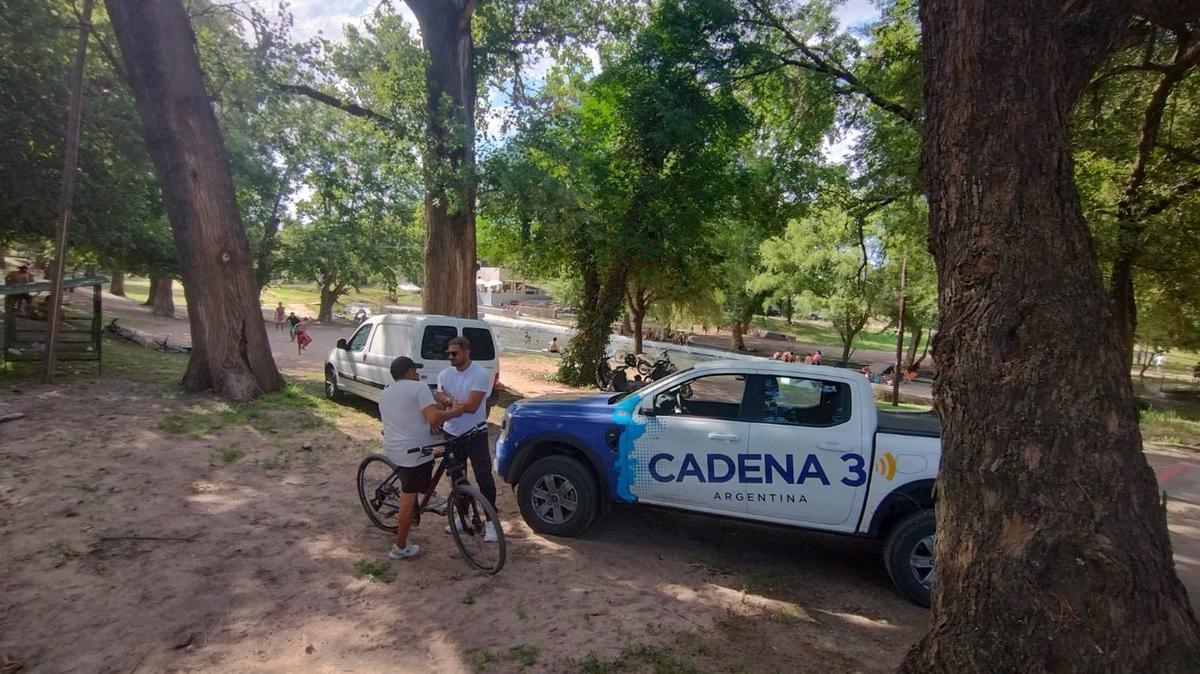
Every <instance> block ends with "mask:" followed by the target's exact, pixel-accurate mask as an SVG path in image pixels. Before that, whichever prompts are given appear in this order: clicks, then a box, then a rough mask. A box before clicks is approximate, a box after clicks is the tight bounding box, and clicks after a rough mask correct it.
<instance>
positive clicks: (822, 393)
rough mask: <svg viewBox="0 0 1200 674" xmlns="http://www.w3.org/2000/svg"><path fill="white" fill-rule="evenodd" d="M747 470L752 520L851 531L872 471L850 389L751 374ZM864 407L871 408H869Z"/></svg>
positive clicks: (825, 382) (838, 383)
mask: <svg viewBox="0 0 1200 674" xmlns="http://www.w3.org/2000/svg"><path fill="white" fill-rule="evenodd" d="M751 387H752V393H753V395H751V396H749V397H750V399H751V400H752V401H753V402H752V404H751V406H750V407H751V409H750V412H751V416H750V420H751V421H750V423H749V426H750V441H749V443H748V446H747V452H746V458H745V463H746V466H747V467H755V468H758V472H757V474H756V478H757V479H754V480H752V481H751V480H747V482H749V483H748V484H746V485H745V489H746V491H747V492H748V496H750V497H751V498H750V501H749V507H750V514H751V515H757V516H760V518H761V519H769V520H773V521H786V522H794V523H796V524H804V525H808V526H814V527H817V528H822V529H833V530H849V529H851V528H853V526H854V524H855V518H853V517H851V515H852V514H853V513H854V512H855V508H856V507H858V506H861V503H862V499H863V496H864V494H865V492H866V484H867V473H868V471H870V470H871V468H872V466H871V465H870V448H869V447H863V441H862V433H861V419H859V418H857V417H856V416H855V414H854V406H853V403H854V400H853V399H852V397H851V387H850V384H849V382H844V381H836V380H826V379H819V378H813V377H805V376H790V375H789V376H781V375H775V374H760V375H755V376H754V378H753V380H752V383H751ZM867 404H871V402H870V401H867Z"/></svg>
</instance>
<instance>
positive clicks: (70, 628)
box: [0, 304, 1200, 674]
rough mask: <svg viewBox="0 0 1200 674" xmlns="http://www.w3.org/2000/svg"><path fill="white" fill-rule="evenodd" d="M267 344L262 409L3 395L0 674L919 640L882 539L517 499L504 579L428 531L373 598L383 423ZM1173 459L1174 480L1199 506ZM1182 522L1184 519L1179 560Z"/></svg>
mask: <svg viewBox="0 0 1200 674" xmlns="http://www.w3.org/2000/svg"><path fill="white" fill-rule="evenodd" d="M111 306H112V305H111V304H110V307H111ZM149 320H150V321H151V322H150V323H147V324H145V325H150V326H152V325H154V324H155V323H153V321H168V320H170V319H149ZM167 325H173V324H167ZM183 325H184V326H186V323H184V324H183ZM344 334H345V332H344V331H343V330H335V329H322V328H318V329H317V332H316V334H315V336H316V337H317V339H318V340H324V341H327V342H328V344H329V345H331V344H332V342H333V340H336V338H337V337H339V336H344ZM272 343H273V345H274V346H275V348H276V351H277V354H278V357H279V360H280V363H281V366H282V367H283V368H284V369H286V370H288V371H290V372H291V373H293V374H294V375H296V376H299V377H301V378H304V377H307V379H303V380H302V381H303V385H302V390H300V391H293V392H292V393H290V394H288V396H287V397H285V398H283V399H280V398H278V397H276V398H272V399H270V400H269V401H268V402H263V403H259V404H257V405H254V406H248V407H236V408H231V407H229V406H226V405H223V404H221V403H218V402H216V401H214V400H212V399H210V398H208V397H205V396H182V395H179V394H176V393H172V392H170V390H169V388H170V387H169V385H168V386H152V385H147V384H136V383H130V382H128V381H124V380H121V379H113V378H105V379H103V380H99V381H80V382H77V383H73V384H71V385H69V386H62V387H57V388H55V387H45V386H42V385H39V384H19V385H14V384H12V383H10V382H4V383H2V384H0V414H3V413H5V412H12V411H19V412H24V413H25V414H26V415H27V417H26V418H25V419H22V420H20V421H17V422H12V423H8V424H3V425H0V512H2V513H3V519H2V520H0V552H2V555H0V596H2V597H4V601H3V602H0V671H2V672H5V673H6V674H7V672H8V671H10V670H12V668H15V667H23V669H22V670H21V671H22V672H25V671H29V672H66V671H80V672H163V671H189V672H190V671H196V672H299V671H304V672H379V671H398V672H409V671H412V672H417V671H421V672H446V673H457V672H472V671H488V672H575V671H582V672H648V671H670V672H732V671H746V672H813V673H816V672H884V671H890V670H892V669H893V668H894V667H895V666H896V664H897V663H898V662H899V660H900V659H901V658H902V657H903V655H904V653H905V651H906V650H907V649H908V647H909V646H910V645H911V644H912V643H913V642H915V640H916V639H918V638H919V637H920V635H921V634H922V632H923V630H924V628H925V623H926V620H927V619H928V613H927V612H926V611H924V610H921V609H918V608H916V607H914V606H912V605H910V604H908V603H906V602H905V601H904V600H903V599H901V598H900V597H899V596H898V595H897V593H896V592H895V590H894V589H893V588H892V586H891V583H890V582H889V580H888V578H887V574H886V571H885V570H884V568H883V565H882V563H881V561H880V558H879V550H878V546H877V544H876V543H873V542H870V541H862V540H858V539H853V538H846V537H837V536H826V535H820V534H812V533H804V532H798V531H794V530H788V529H782V528H774V527H766V526H759V525H754V524H750V523H741V522H732V521H727V520H718V519H710V518H705V517H699V516H692V515H687V514H681V513H674V512H667V511H659V510H652V509H644V508H643V509H637V508H626V507H618V508H615V509H614V510H613V511H612V512H611V513H609V514H608V515H607V516H605V517H603V518H601V519H600V520H599V521H598V522H597V524H596V525H595V526H594V527H593V528H592V529H590V530H589V531H588V533H587V535H586V536H585V537H583V538H580V539H550V538H545V537H542V536H538V535H536V534H534V533H533V532H531V531H530V530H529V529H528V528H527V527H526V526H525V525H524V523H523V522H522V520H521V518H520V516H519V514H518V513H517V509H516V506H515V503H514V499H513V496H512V494H511V492H510V491H509V490H507V489H501V493H500V511H501V516H502V518H503V520H504V525H505V531H506V532H507V536H508V539H509V544H510V547H509V558H508V564H507V566H506V567H505V569H504V571H503V572H501V573H500V574H499V575H497V576H494V577H488V576H483V575H479V574H477V573H474V572H472V571H470V570H469V569H468V567H467V566H466V564H465V563H464V562H463V561H462V559H461V558H460V557H459V556H458V554H457V551H456V550H455V548H454V544H453V543H452V541H451V540H450V539H449V537H448V536H446V535H444V534H443V533H442V531H441V522H439V521H438V520H437V518H431V519H427V520H425V521H424V522H423V523H422V526H421V528H420V529H419V530H417V531H416V532H415V533H414V537H415V540H417V541H418V542H419V543H421V544H422V546H423V547H424V553H423V555H422V556H421V557H420V558H419V559H417V560H415V561H412V562H404V563H394V564H391V565H390V568H391V569H394V571H395V579H394V580H392V582H390V583H384V582H371V581H370V580H369V579H368V578H364V577H362V576H361V574H360V573H359V572H358V569H357V567H358V565H359V564H360V563H363V562H368V563H372V564H386V562H385V561H384V554H385V553H386V551H387V549H388V546H389V540H388V537H387V535H385V534H384V533H382V532H380V531H378V530H375V529H373V528H371V527H370V526H369V524H368V522H367V520H366V517H365V516H364V515H363V513H362V511H361V508H360V506H359V504H358V501H357V497H356V495H355V490H354V480H355V469H356V466H357V464H358V462H359V461H360V460H361V458H362V457H363V456H365V455H367V454H370V453H373V452H375V451H378V438H379V422H378V420H377V419H376V418H375V416H374V410H373V408H372V406H371V405H369V404H356V403H355V404H347V405H334V404H330V403H326V402H324V401H322V400H320V399H319V398H317V397H316V396H315V395H313V394H315V393H316V392H318V391H319V383H318V382H317V381H316V380H315V378H314V377H315V373H316V372H317V371H319V365H320V362H321V359H322V357H323V355H324V350H325V349H326V348H328V346H324V347H321V346H320V344H315V345H314V347H313V350H312V351H311V352H308V353H306V354H304V355H298V356H294V357H293V356H292V355H291V354H294V353H295V351H294V347H292V346H291V345H290V344H289V343H288V342H287V338H286V335H277V334H275V333H272ZM289 347H291V348H289ZM553 367H554V362H553V361H552V360H550V359H547V358H542V357H519V358H504V359H503V360H502V379H503V381H504V383H505V385H506V386H507V387H508V388H509V389H510V393H511V395H512V396H528V395H536V394H540V393H545V392H549V391H554V390H562V389H563V387H561V386H560V385H557V384H553V383H551V382H550V381H549V374H550V372H551V371H552V369H553ZM285 403H286V404H285ZM493 414H499V410H494V411H493ZM1185 459H1186V457H1185V458H1183V459H1180V458H1172V459H1171V460H1170V461H1167V462H1166V463H1165V464H1164V465H1163V466H1162V470H1163V471H1165V472H1162V473H1161V475H1162V477H1163V478H1164V479H1171V480H1176V481H1179V483H1180V484H1183V483H1184V482H1186V484H1188V485H1190V486H1189V487H1188V488H1189V489H1191V488H1192V487H1194V486H1195V483H1193V482H1190V481H1187V480H1186V478H1189V477H1191V476H1192V473H1190V472H1186V471H1190V470H1191V469H1192V468H1193V466H1191V464H1188V465H1187V466H1183V467H1181V466H1180V465H1179V464H1181V463H1182V462H1184V461H1185ZM1164 461H1166V460H1165V459H1164ZM1196 468H1197V472H1196V475H1200V466H1196ZM1185 495H1186V494H1185ZM1184 505H1186V504H1184ZM1193 510H1195V509H1187V508H1182V509H1181V507H1180V506H1177V505H1175V504H1172V517H1173V520H1172V531H1173V533H1174V534H1175V536H1176V537H1177V538H1178V537H1180V536H1183V537H1185V540H1184V541H1183V542H1184V547H1182V548H1181V549H1182V550H1183V551H1184V554H1185V555H1187V556H1189V557H1190V556H1191V555H1194V554H1195V538H1194V536H1195V534H1194V532H1195V531H1200V526H1193V525H1192V520H1190V519H1189V520H1181V519H1179V517H1181V516H1188V517H1193V518H1195V517H1197V515H1196V513H1194V512H1192V511H1193ZM1177 545H1178V543H1177ZM1189 562H1190V563H1189ZM1197 568H1198V567H1197V566H1196V565H1195V563H1194V559H1185V560H1183V561H1182V562H1181V565H1180V571H1181V572H1186V573H1189V574H1191V578H1192V579H1194V578H1195V577H1196V573H1197ZM1188 584H1189V589H1191V590H1192V591H1193V596H1195V594H1196V592H1197V590H1198V589H1200V588H1196V586H1195V584H1194V583H1193V582H1190V581H1189V583H1188ZM6 667H8V668H9V669H6ZM13 671H15V670H13Z"/></svg>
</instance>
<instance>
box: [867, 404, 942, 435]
mask: <svg viewBox="0 0 1200 674" xmlns="http://www.w3.org/2000/svg"><path fill="white" fill-rule="evenodd" d="M878 432H880V433H889V434H891V435H914V436H917V437H922V438H937V437H940V436H941V434H942V426H941V422H940V421H939V420H938V417H937V414H934V413H933V412H885V411H882V410H880V412H879V427H878Z"/></svg>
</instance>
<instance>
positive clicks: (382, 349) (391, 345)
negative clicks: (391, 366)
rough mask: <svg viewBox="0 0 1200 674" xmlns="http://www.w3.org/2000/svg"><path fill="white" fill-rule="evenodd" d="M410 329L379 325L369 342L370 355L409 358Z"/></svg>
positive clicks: (399, 326) (386, 324)
mask: <svg viewBox="0 0 1200 674" xmlns="http://www.w3.org/2000/svg"><path fill="white" fill-rule="evenodd" d="M411 350H412V327H410V326H407V325H396V324H391V323H380V324H379V328H378V329H377V330H375V337H374V338H373V339H372V340H371V353H377V354H382V355H385V356H411V355H412V353H411Z"/></svg>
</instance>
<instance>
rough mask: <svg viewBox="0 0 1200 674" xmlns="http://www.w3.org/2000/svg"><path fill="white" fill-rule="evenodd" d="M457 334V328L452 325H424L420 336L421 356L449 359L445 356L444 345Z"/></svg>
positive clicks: (427, 358)
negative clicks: (423, 330)
mask: <svg viewBox="0 0 1200 674" xmlns="http://www.w3.org/2000/svg"><path fill="white" fill-rule="evenodd" d="M457 336H458V330H457V329H455V327H454V326H453V325H426V326H425V334H424V335H422V337H421V358H422V359H423V360H449V358H446V345H447V344H449V343H450V340H452V339H454V338H455V337H457ZM472 356H474V353H472Z"/></svg>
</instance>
